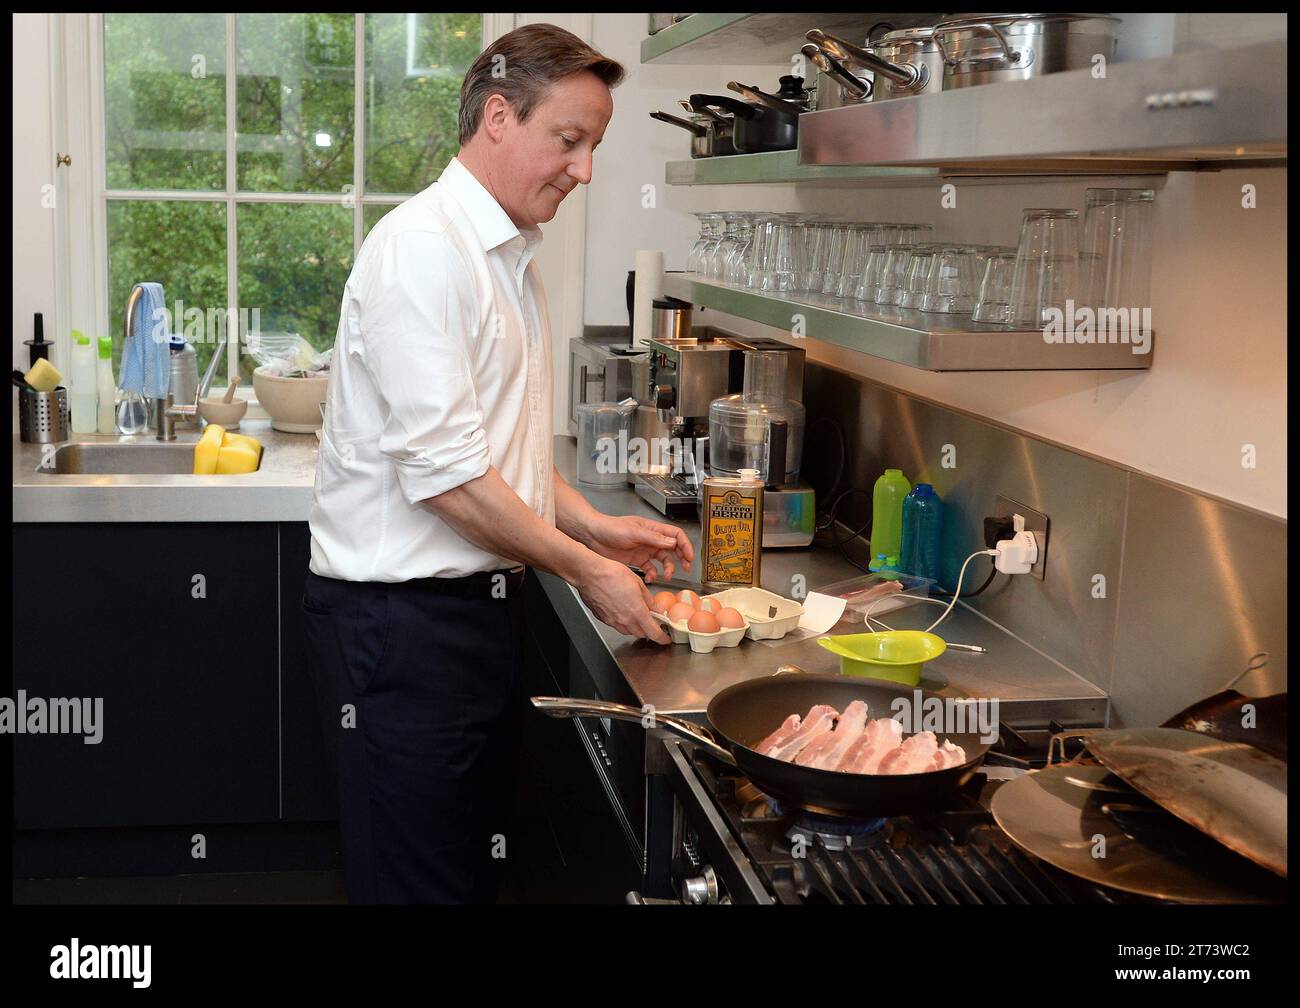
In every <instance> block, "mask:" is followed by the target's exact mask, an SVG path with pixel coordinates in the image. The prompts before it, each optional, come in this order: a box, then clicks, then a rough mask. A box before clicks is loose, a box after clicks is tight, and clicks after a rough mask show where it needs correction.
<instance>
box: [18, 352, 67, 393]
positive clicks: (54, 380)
mask: <svg viewBox="0 0 1300 1008" xmlns="http://www.w3.org/2000/svg"><path fill="white" fill-rule="evenodd" d="M23 380H24V381H26V382H27V384H28V385H30V386H31V387H32V388H34V389H35V390H36V391H37V392H53V391H54V390H55V389H56V388H58V387H59V382H61V381H63V375H61V374H59V369H58V368H56V367H55V366H54V365H53V364H51V363H50V362H49V361H47V360H46V359H45V358H44V357H42V358H41V359H40V360H38V361H37V362H36V363H35V364H33V365H32V369H31V370H30V371H28V372H27V373H26V374H25V375H23Z"/></svg>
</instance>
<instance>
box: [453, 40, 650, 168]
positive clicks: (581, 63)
mask: <svg viewBox="0 0 1300 1008" xmlns="http://www.w3.org/2000/svg"><path fill="white" fill-rule="evenodd" d="M584 71H588V72H591V73H594V74H595V75H596V76H597V77H598V78H600V80H601V81H602V82H603V83H604V84H605V86H606V87H610V88H612V87H617V86H618V84H619V83H620V82H621V81H622V80H623V74H624V70H623V64H621V63H619V62H618V61H617V60H613V59H610V58H609V57H608V56H605V55H602V54H601V53H598V52H597V51H596V50H595V49H593V48H592V47H591V46H589V45H587V43H586V42H584V41H582V39H580V38H578V36H577V35H574V34H573V33H572V32H569V31H565V30H564V29H563V28H560V27H558V26H556V25H553V24H531V25H524V26H523V27H522V28H516V29H515V30H514V31H512V32H508V33H506V34H505V35H502V36H501V37H500V38H499V39H497V40H496V41H495V42H493V43H492V44H491V45H490V46H488V47H487V48H486V49H484V50H483V51H482V52H481V53H479V56H478V59H476V60H475V61H474V64H473V66H471V67H470V68H469V70H468V71H466V73H465V80H464V82H463V83H462V84H461V86H460V142H461V143H462V144H464V143H468V142H469V140H470V139H471V138H472V137H473V136H474V134H475V133H477V132H478V126H479V123H480V122H482V120H483V106H484V105H486V104H487V100H488V98H490V97H491V96H492V95H494V94H499V95H501V96H502V97H503V98H505V100H506V101H507V102H509V103H510V107H511V109H513V110H514V113H515V118H517V119H518V120H519V121H520V122H527V121H528V117H529V116H531V115H532V114H533V110H534V109H535V108H536V107H537V106H538V104H539V103H540V102H541V101H542V100H543V99H544V98H545V97H546V93H547V92H548V91H549V90H550V89H551V85H553V84H554V83H555V82H556V81H560V80H563V79H564V78H566V77H571V76H573V75H574V74H577V73H583V72H584Z"/></svg>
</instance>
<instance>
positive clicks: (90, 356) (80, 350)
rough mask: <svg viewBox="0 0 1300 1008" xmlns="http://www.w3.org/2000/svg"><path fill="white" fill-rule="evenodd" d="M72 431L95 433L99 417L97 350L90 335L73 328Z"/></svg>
mask: <svg viewBox="0 0 1300 1008" xmlns="http://www.w3.org/2000/svg"><path fill="white" fill-rule="evenodd" d="M72 339H73V344H72V394H71V395H70V397H69V398H70V400H71V405H72V433H74V434H94V433H95V430H96V428H97V426H98V422H99V418H98V417H97V416H96V412H95V407H96V404H97V402H98V396H97V394H96V392H95V380H96V376H95V350H94V348H93V347H91V345H90V337H89V336H87V335H86V334H85V333H83V332H81V331H79V330H77V329H73V330H72Z"/></svg>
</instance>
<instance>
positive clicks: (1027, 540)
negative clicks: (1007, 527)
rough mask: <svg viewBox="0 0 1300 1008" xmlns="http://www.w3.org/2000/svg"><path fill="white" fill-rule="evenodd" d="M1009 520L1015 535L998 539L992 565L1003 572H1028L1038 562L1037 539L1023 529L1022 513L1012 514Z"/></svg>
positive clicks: (1023, 519)
mask: <svg viewBox="0 0 1300 1008" xmlns="http://www.w3.org/2000/svg"><path fill="white" fill-rule="evenodd" d="M1011 522H1012V528H1013V529H1014V530H1015V535H1014V536H1012V537H1011V538H1010V539H1002V540H999V541H998V545H997V551H998V553H997V556H995V557H994V558H993V566H994V567H996V568H997V569H998V570H999V571H1001V572H1002V573H1003V574H1028V573H1029V571H1030V569H1031V568H1032V567H1033V566H1034V564H1035V563H1037V562H1038V540H1037V539H1035V538H1034V533H1032V532H1028V531H1026V530H1025V518H1024V516H1023V515H1012V516H1011Z"/></svg>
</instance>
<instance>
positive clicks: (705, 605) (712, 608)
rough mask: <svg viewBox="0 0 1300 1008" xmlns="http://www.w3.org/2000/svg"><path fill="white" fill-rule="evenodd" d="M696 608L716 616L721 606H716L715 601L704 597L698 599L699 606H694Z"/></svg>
mask: <svg viewBox="0 0 1300 1008" xmlns="http://www.w3.org/2000/svg"><path fill="white" fill-rule="evenodd" d="M696 608H697V609H702V610H703V611H705V612H711V613H713V614H714V615H715V616H716V615H717V614H718V610H719V609H721V608H722V606H720V605H718V600H717V599H712V598H709V597H708V596H707V595H706V596H704V597H703V598H701V599H700V604H699V605H698V606H696Z"/></svg>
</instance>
